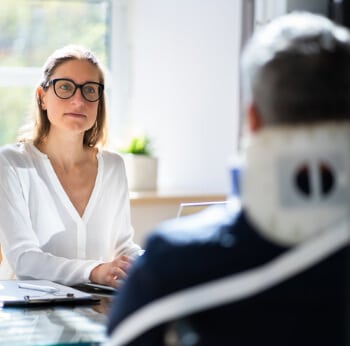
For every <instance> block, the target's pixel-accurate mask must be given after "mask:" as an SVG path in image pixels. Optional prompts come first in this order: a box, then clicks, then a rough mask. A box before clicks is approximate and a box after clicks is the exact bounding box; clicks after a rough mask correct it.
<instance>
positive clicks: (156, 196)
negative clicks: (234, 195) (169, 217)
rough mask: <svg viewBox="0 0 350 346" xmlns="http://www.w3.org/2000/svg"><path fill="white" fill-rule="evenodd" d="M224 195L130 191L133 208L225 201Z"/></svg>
mask: <svg viewBox="0 0 350 346" xmlns="http://www.w3.org/2000/svg"><path fill="white" fill-rule="evenodd" d="M224 200H226V195H225V194H222V193H204V192H191V191H186V192H183V191H162V190H160V191H158V190H156V191H140V192H135V191H130V203H131V206H139V205H147V204H174V203H175V204H180V203H188V202H209V201H224Z"/></svg>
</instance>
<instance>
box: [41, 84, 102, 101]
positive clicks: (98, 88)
mask: <svg viewBox="0 0 350 346" xmlns="http://www.w3.org/2000/svg"><path fill="white" fill-rule="evenodd" d="M50 85H53V90H54V92H55V94H56V96H57V97H59V98H60V99H69V98H70V97H72V96H73V95H74V94H75V92H76V91H77V89H78V88H79V89H80V91H81V94H82V95H83V97H84V99H85V100H86V101H89V102H96V101H98V100H99V99H100V98H101V96H102V95H103V89H104V85H103V84H101V83H96V82H86V83H84V84H76V83H75V82H73V81H72V80H71V79H65V78H56V79H52V80H50V81H48V82H47V83H46V84H45V85H44V86H43V87H44V88H48V87H49V86H50Z"/></svg>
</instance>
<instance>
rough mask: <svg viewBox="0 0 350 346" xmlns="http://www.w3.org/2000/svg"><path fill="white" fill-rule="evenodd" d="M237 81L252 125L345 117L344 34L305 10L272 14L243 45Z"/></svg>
mask: <svg viewBox="0 0 350 346" xmlns="http://www.w3.org/2000/svg"><path fill="white" fill-rule="evenodd" d="M242 82H243V83H242V86H243V99H244V103H245V107H246V108H247V111H248V115H250V116H251V115H252V114H253V117H255V122H256V124H257V126H255V129H257V128H259V127H260V126H264V125H291V124H313V123H315V122H320V121H332V120H349V121H350V34H349V32H348V31H347V30H346V29H345V28H341V27H339V26H337V25H335V24H334V23H332V22H331V21H330V20H328V19H327V18H325V17H321V16H319V15H313V14H310V13H292V14H289V15H285V16H282V17H280V18H278V19H275V20H274V21H272V22H271V23H269V24H268V25H266V26H265V27H264V28H262V29H261V30H260V31H258V32H257V33H255V34H254V35H253V37H252V39H251V40H250V42H249V43H248V45H247V46H246V48H245V50H244V53H243V56H242ZM256 119H257V120H256ZM253 129H254V128H253Z"/></svg>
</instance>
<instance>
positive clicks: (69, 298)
mask: <svg viewBox="0 0 350 346" xmlns="http://www.w3.org/2000/svg"><path fill="white" fill-rule="evenodd" d="M98 301H99V299H98V298H96V297H95V296H93V295H92V294H90V293H86V292H82V291H79V290H78V289H75V288H72V287H69V286H64V285H61V284H58V283H56V282H52V281H47V280H0V307H10V306H37V305H67V304H68V305H78V304H89V303H90V304H92V303H96V302H98Z"/></svg>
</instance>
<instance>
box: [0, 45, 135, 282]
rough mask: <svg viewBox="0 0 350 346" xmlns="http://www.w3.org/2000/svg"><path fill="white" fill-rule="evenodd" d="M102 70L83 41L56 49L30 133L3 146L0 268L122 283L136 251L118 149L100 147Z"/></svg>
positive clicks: (7, 273) (9, 273)
mask: <svg viewBox="0 0 350 346" xmlns="http://www.w3.org/2000/svg"><path fill="white" fill-rule="evenodd" d="M105 135H106V114H105V96H104V75H103V72H102V69H101V67H100V65H99V63H98V61H97V60H96V58H95V57H94V55H93V54H92V53H91V52H90V51H88V50H86V49H84V48H82V47H79V46H67V47H64V48H62V49H59V50H57V51H55V52H54V53H53V54H52V55H51V56H50V57H49V58H48V60H47V62H46V64H45V65H44V70H43V79H42V81H41V83H40V86H39V87H38V88H37V90H36V116H35V125H34V128H33V131H32V134H31V136H29V137H28V135H27V136H26V137H24V139H22V140H21V141H20V142H19V143H18V144H15V145H7V146H5V147H3V148H1V150H0V242H1V245H2V250H3V257H4V258H3V262H2V263H1V265H0V271H1V273H2V276H1V278H2V279H4V278H10V277H13V276H14V275H15V276H17V277H18V278H19V279H46V280H52V281H56V282H60V283H63V284H66V285H74V284H78V283H81V282H85V281H89V280H90V281H91V282H95V283H99V284H105V285H110V286H114V287H117V286H118V282H119V281H118V280H117V279H123V278H124V277H125V276H126V272H127V268H128V266H129V264H130V260H131V259H132V257H133V256H135V255H137V254H138V253H139V251H140V248H139V246H138V245H136V244H134V243H133V241H132V236H133V229H132V226H131V223H130V210H129V199H128V188H127V180H126V176H125V169H124V164H123V161H122V159H121V157H120V156H119V155H118V154H116V153H112V152H108V151H106V150H102V149H101V148H100V146H102V145H103V144H104V143H105Z"/></svg>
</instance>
